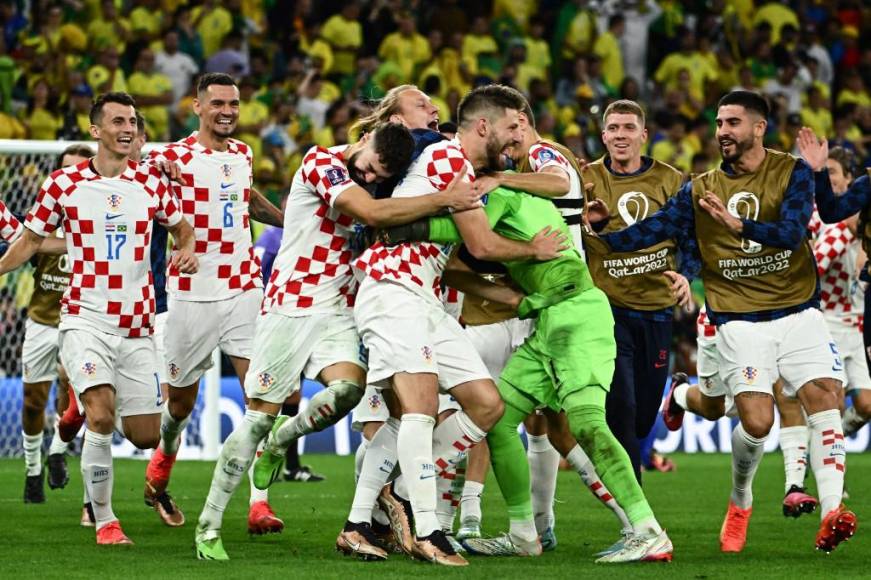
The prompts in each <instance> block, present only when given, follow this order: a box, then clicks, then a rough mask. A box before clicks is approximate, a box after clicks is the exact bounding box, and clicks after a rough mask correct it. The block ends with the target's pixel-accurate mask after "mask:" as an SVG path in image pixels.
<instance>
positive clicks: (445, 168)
mask: <svg viewBox="0 0 871 580" xmlns="http://www.w3.org/2000/svg"><path fill="white" fill-rule="evenodd" d="M464 166H465V167H466V181H474V180H475V169H474V168H473V167H472V163H471V162H470V161H469V160H468V159H466V156H465V155H463V152H462V151H461V150H460V148H459V147H457V146H455V145H449V146H447V147H440V148H438V149H436V150H435V151H433V152H432V154H431V157H430V159H429V161H427V164H426V178H427V179H428V180H429V182H430V184H432V186H433V187H435V188H436V189H437V190H438V191H444V190H445V189H447V187H448V186H449V185H450V184H451V181H453V180H454V178H455V177H456V176H457V174H458V173H459V172H460V170H461V169H462V168H463V167H464Z"/></svg>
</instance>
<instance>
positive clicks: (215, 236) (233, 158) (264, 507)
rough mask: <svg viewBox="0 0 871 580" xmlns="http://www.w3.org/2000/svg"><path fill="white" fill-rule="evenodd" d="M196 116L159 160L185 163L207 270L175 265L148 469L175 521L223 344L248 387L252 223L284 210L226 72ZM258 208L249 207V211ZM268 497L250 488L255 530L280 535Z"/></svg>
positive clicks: (205, 88) (179, 519)
mask: <svg viewBox="0 0 871 580" xmlns="http://www.w3.org/2000/svg"><path fill="white" fill-rule="evenodd" d="M194 112H195V113H196V114H197V115H198V116H199V119H200V125H199V130H198V131H197V132H196V133H194V134H192V135H191V136H189V137H187V138H186V139H183V140H182V141H179V142H176V143H172V144H170V145H169V146H167V147H166V148H165V149H164V150H162V151H156V152H153V153H152V155H151V158H152V159H154V160H159V161H170V162H174V163H177V164H178V165H179V166H180V168H181V172H182V176H183V178H184V180H185V182H186V185H181V186H175V193H176V196H177V197H178V200H179V203H180V205H181V210H182V212H183V213H184V215H185V216H186V218H187V219H188V220H189V221H190V222H191V224H192V225H193V227H194V232H195V234H196V240H197V241H196V246H195V248H196V253H197V256H198V257H199V260H200V269H199V271H198V272H196V274H194V275H186V274H184V273H182V272H179V271H178V270H177V269H175V268H173V267H172V266H170V268H169V276H168V282H167V289H168V292H169V295H170V300H169V315H168V317H167V324H166V331H165V332H166V338H165V349H166V362H167V365H166V366H167V369H166V380H167V383H168V384H169V392H168V398H167V399H168V400H167V404H166V406H165V407H164V409H163V414H162V416H161V428H160V429H161V440H160V446H159V447H158V449H157V450H156V451H155V453H154V454H153V455H152V456H151V461H150V462H149V463H148V468H147V470H146V473H145V502H146V504H148V505H155V506H156V507H157V508H158V509H157V513H158V515H160V517H161V519H162V520H163V521H164V523H166V524H167V525H170V526H180V525H182V524H184V521H185V520H184V515H183V514H182V512H181V510H180V509H179V508H178V506H176V505H175V502H173V501H172V500H171V498H169V495H168V493H167V486H168V484H169V479H170V475H171V472H172V466H173V465H174V463H175V459H176V454H177V452H178V447H179V444H180V439H181V434H182V433H184V430H185V428H186V427H187V424H188V423H189V422H190V414H191V412H192V411H193V408H194V404H195V403H196V400H197V393H198V391H199V383H200V378H202V376H203V374H204V373H205V372H206V370H208V369H209V368H210V367H211V366H212V351H214V350H215V348H218V347H220V348H221V350H222V351H223V352H224V354H226V355H227V356H228V357H229V359H230V362H231V363H232V365H233V368H234V370H235V371H236V374H237V376H238V377H239V381H240V383H242V384H244V381H245V374H246V372H247V371H248V363H249V359H250V358H251V354H252V350H253V348H252V340H253V338H254V322H255V320H256V318H257V312H258V309H259V307H260V302H261V301H262V299H263V290H262V288H263V281H262V279H261V276H260V265H259V262H258V260H257V259H256V257H255V256H254V250H253V246H252V242H251V228H250V224H249V219H250V218H254V219H256V220H258V221H263V222H266V223H270V224H272V225H277V226H280V225H281V217H280V216H281V212H280V211H279V210H278V208H276V207H274V206H272V205H271V204H270V203H269V202H268V201H266V200H265V199H264V198H263V197H262V196H261V195H260V194H259V193H257V192H256V190H254V189H252V187H251V183H252V156H251V150H250V149H249V147H248V146H247V145H246V144H244V143H242V142H241V141H237V140H235V139H232V138H231V137H230V136H231V135H232V134H233V131H235V128H236V124H237V123H238V120H239V89H238V88H237V87H236V84H235V81H233V78H232V77H230V76H229V75H226V74H220V73H209V74H205V75H203V76H202V77H200V80H199V82H198V84H197V98H196V99H195V101H194ZM249 212H250V213H249ZM267 500H268V496H267V494H266V493H263V492H261V491H259V490H256V489H255V488H254V487H253V485H252V487H251V499H250V509H249V514H248V531H249V532H250V533H252V534H265V533H273V532H280V531H281V530H282V529H283V527H284V523H283V522H282V521H281V520H280V519H278V518H277V517H275V514H274V512H273V511H272V508H271V507H270V506H269V503H268V501H267Z"/></svg>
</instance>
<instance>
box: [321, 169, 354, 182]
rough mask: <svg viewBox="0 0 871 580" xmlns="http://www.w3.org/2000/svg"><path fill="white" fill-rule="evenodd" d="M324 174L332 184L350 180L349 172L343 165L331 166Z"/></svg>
mask: <svg viewBox="0 0 871 580" xmlns="http://www.w3.org/2000/svg"><path fill="white" fill-rule="evenodd" d="M324 174H325V175H326V176H327V179H328V180H329V182H330V185H339V184H340V183H345V182H346V181H347V180H348V174H347V173H346V172H345V170H344V169H342V168H341V167H330V168H329V169H327V170H326V171H325V172H324Z"/></svg>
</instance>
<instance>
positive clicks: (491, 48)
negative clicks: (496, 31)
mask: <svg viewBox="0 0 871 580" xmlns="http://www.w3.org/2000/svg"><path fill="white" fill-rule="evenodd" d="M462 43H463V44H462V57H463V64H465V65H466V68H467V69H468V71H469V74H471V75H472V76H476V75H478V74H483V71H491V72H495V73H497V74H498V73H499V72H500V71H499V70H498V66H497V67H496V68H497V70H496V71H493V68H494V67H493V64H494V63H493V60H494V58H495V57H496V55H498V54H499V46H498V45H497V44H496V40H495V39H494V38H493V37H492V36H491V35H490V30H489V22H488V20H487V18H485V17H483V16H479V17H477V18H475V20H474V21H473V22H472V29H471V30H470V31H469V33H468V34H466V35H465V36H464V37H463V41H462Z"/></svg>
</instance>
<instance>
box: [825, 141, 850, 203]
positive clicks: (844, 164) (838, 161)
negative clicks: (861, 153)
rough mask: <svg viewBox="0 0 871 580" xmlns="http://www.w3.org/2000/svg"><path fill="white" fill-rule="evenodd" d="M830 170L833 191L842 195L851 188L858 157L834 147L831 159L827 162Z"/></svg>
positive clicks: (830, 151) (848, 151)
mask: <svg viewBox="0 0 871 580" xmlns="http://www.w3.org/2000/svg"><path fill="white" fill-rule="evenodd" d="M826 167H828V168H829V180H830V181H831V182H832V191H834V192H835V193H836V194H842V193H844V192H845V191H847V188H848V187H850V182H852V181H853V177H854V176H855V175H856V171H857V164H856V155H855V154H854V153H853V152H852V151H850V150H849V149H844V148H843V147H832V148H831V149H830V150H829V158H828V160H826Z"/></svg>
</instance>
